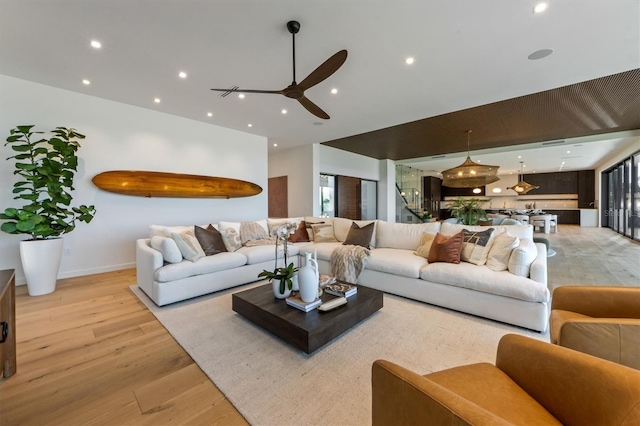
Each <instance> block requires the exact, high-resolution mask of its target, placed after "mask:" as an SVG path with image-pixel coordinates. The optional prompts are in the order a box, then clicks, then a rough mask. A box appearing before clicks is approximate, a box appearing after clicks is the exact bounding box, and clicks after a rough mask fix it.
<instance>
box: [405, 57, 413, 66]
mask: <svg viewBox="0 0 640 426" xmlns="http://www.w3.org/2000/svg"><path fill="white" fill-rule="evenodd" d="M413 61H414V59H413V58H412V57H411V56H409V57H408V58H407V59H405V60H404V63H405V64H407V65H411V64H413Z"/></svg>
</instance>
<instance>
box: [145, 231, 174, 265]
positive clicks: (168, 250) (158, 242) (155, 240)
mask: <svg viewBox="0 0 640 426" xmlns="http://www.w3.org/2000/svg"><path fill="white" fill-rule="evenodd" d="M150 245H151V247H152V248H154V249H156V250H158V251H159V252H160V253H162V259H163V260H164V261H165V262H167V263H180V262H182V253H181V252H180V249H179V248H178V245H177V244H176V242H175V241H174V239H173V238H167V237H160V236H153V237H151V241H150Z"/></svg>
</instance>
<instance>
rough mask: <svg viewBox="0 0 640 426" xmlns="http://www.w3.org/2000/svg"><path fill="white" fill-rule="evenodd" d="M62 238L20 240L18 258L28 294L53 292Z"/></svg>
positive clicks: (60, 254) (58, 266)
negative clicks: (20, 261)
mask: <svg viewBox="0 0 640 426" xmlns="http://www.w3.org/2000/svg"><path fill="white" fill-rule="evenodd" d="M62 244H63V240H62V238H53V239H49V240H30V241H20V259H21V260H22V269H23V270H24V276H25V278H26V280H27V289H28V290H29V296H41V295H43V294H49V293H53V291H54V290H55V289H56V281H57V280H58V270H59V269H60V259H62Z"/></svg>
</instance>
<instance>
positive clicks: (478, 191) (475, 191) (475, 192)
mask: <svg viewBox="0 0 640 426" xmlns="http://www.w3.org/2000/svg"><path fill="white" fill-rule="evenodd" d="M481 192H482V189H480V188H473V193H474V194H479V193H481Z"/></svg>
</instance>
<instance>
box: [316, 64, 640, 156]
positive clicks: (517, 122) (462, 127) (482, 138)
mask: <svg viewBox="0 0 640 426" xmlns="http://www.w3.org/2000/svg"><path fill="white" fill-rule="evenodd" d="M469 129H470V130H472V131H473V133H472V134H471V150H472V151H473V150H479V149H487V148H498V147H502V146H511V145H521V144H528V143H534V142H542V141H552V140H561V139H567V138H575V137H580V136H589V135H598V134H604V133H612V132H619V131H625V130H636V129H640V68H638V69H634V70H630V71H626V72H622V73H619V74H614V75H610V76H607V77H602V78H597V79H594V80H589V81H585V82H582V83H576V84H572V85H569V86H564V87H560V88H558V89H552V90H547V91H544V92H539V93H534V94H531V95H526V96H520V97H518V98H514V99H508V100H505V101H500V102H494V103H492V104H488V105H482V106H479V107H474V108H469V109H465V110H462V111H456V112H452V113H448V114H443V115H439V116H436V117H431V118H425V119H422V120H417V121H413V122H410V123H405V124H400V125H397V126H393V127H388V128H386V129H380V130H375V131H372V132H367V133H362V134H359V135H354V136H349V137H346V138H341V139H336V140H332V141H328V142H324V143H323V144H324V145H328V146H332V147H335V148H339V149H342V150H345V151H350V152H354V153H357V154H362V155H366V156H368V157H373V158H377V159H380V160H381V159H391V160H405V159H410V158H420V157H429V156H437V155H442V154H449V153H454V152H462V151H466V150H467V136H466V134H465V131H466V130H469Z"/></svg>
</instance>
